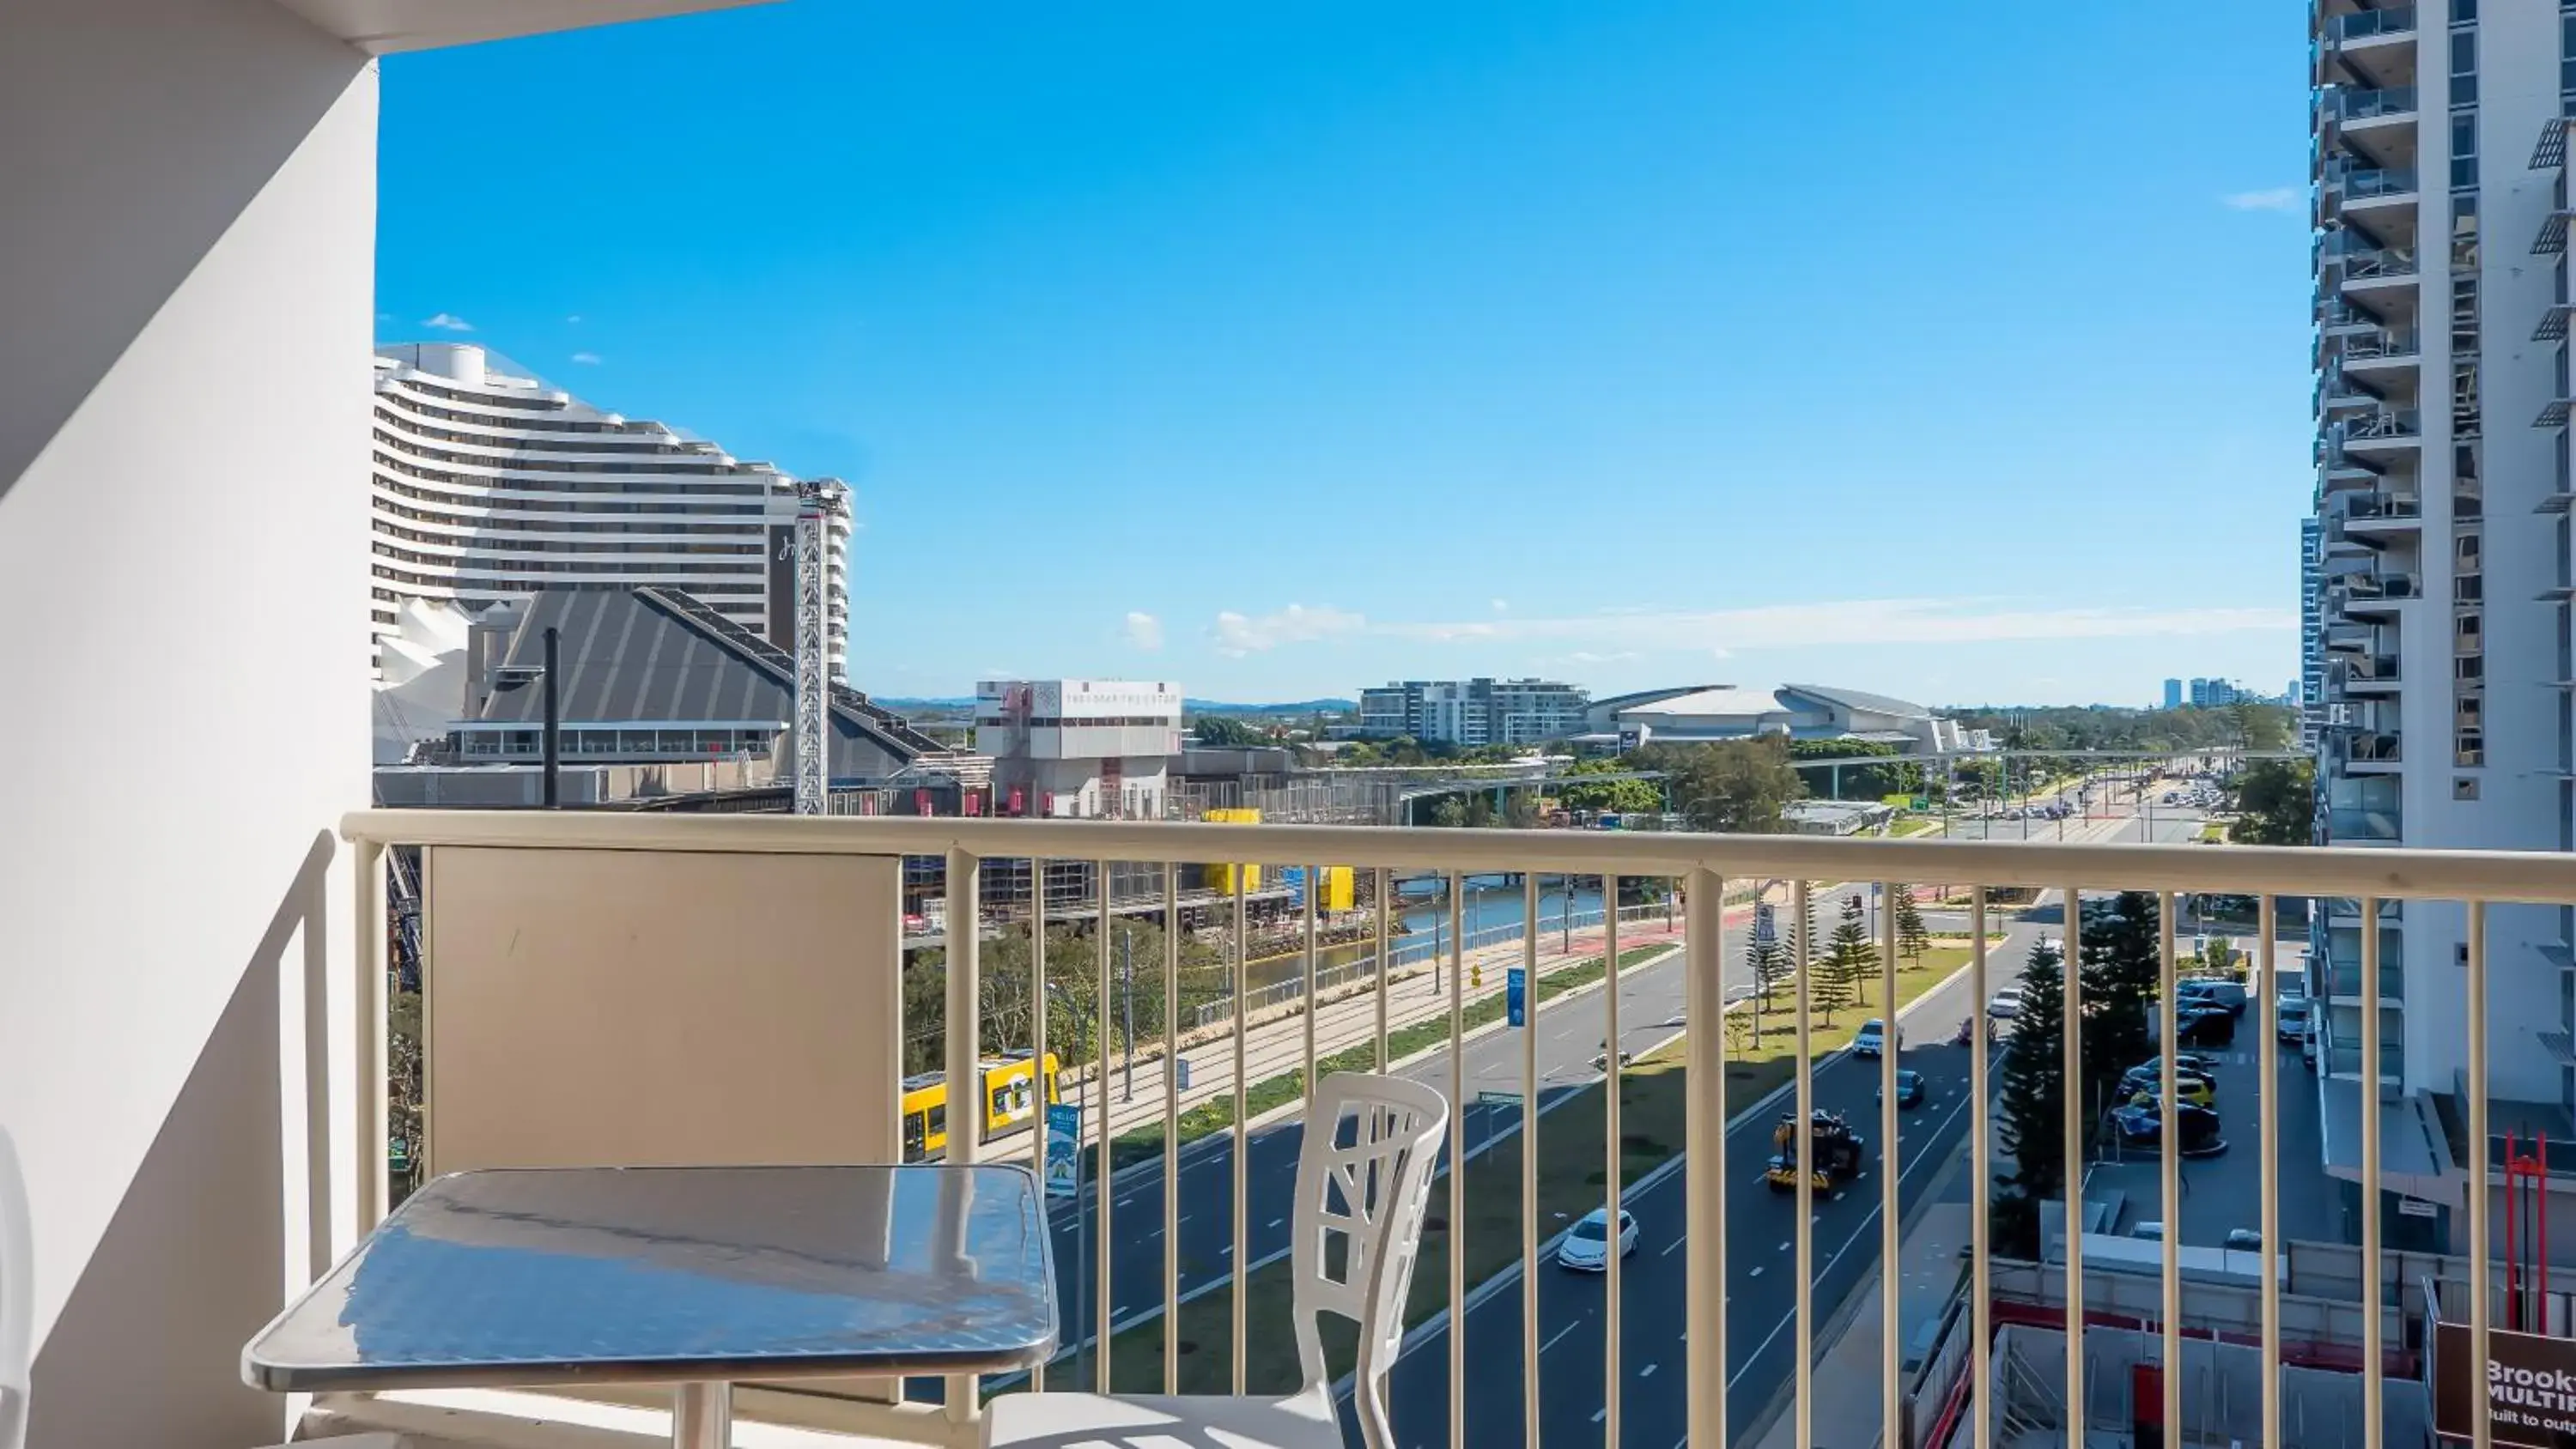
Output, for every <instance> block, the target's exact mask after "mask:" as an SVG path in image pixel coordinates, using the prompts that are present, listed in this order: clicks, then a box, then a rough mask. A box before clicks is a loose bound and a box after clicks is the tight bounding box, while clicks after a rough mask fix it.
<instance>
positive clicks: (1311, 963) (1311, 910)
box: [1298, 865, 1324, 1102]
mask: <svg viewBox="0 0 2576 1449" xmlns="http://www.w3.org/2000/svg"><path fill="white" fill-rule="evenodd" d="M1323 888H1324V868H1323V867H1322V866H1320V865H1310V866H1308V867H1306V963H1305V977H1304V979H1303V980H1302V981H1301V982H1300V983H1299V986H1300V988H1301V989H1302V990H1304V991H1305V993H1306V1074H1305V1075H1304V1076H1303V1077H1301V1078H1299V1079H1298V1080H1300V1081H1302V1082H1303V1083H1305V1087H1306V1090H1305V1092H1304V1094H1303V1095H1304V1096H1305V1099H1306V1100H1307V1101H1308V1102H1312V1101H1314V1100H1315V1013H1316V1012H1318V1011H1320V1010H1322V1009H1323V1008H1322V1005H1321V1003H1319V1002H1317V1001H1316V1000H1315V895H1316V893H1317V892H1319V891H1321V890H1322V889H1323Z"/></svg>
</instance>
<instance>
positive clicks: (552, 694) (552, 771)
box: [545, 624, 563, 810]
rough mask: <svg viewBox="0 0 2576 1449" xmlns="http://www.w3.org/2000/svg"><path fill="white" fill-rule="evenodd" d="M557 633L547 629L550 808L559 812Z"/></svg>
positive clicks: (560, 727)
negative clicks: (556, 679) (556, 682)
mask: <svg viewBox="0 0 2576 1449" xmlns="http://www.w3.org/2000/svg"><path fill="white" fill-rule="evenodd" d="M556 638H557V630H556V629H555V627H554V626H553V625H552V624H549V625H547V626H546V635H545V639H546V746H545V748H546V786H545V788H546V808H547V809H549V810H554V809H558V808H560V807H561V806H562V804H563V796H562V793H561V790H562V787H561V785H560V784H558V781H559V780H560V778H561V774H562V768H563V707H562V703H561V700H560V697H559V696H558V694H557V692H556V689H555V673H556V671H555V640H556Z"/></svg>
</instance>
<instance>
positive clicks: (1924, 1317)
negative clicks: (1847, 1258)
mask: <svg viewBox="0 0 2576 1449" xmlns="http://www.w3.org/2000/svg"><path fill="white" fill-rule="evenodd" d="M1966 1160H1967V1154H1966V1152H1965V1151H1964V1150H1963V1151H1962V1152H1961V1153H1960V1156H1959V1159H1958V1160H1956V1161H1954V1162H1952V1163H1951V1164H1950V1166H1949V1167H1948V1168H1947V1169H1946V1170H1944V1172H1943V1173H1942V1175H1941V1177H1940V1178H1939V1179H1936V1180H1935V1181H1933V1182H1932V1183H1930V1184H1928V1185H1927V1190H1926V1191H1925V1193H1924V1201H1923V1202H1922V1203H1921V1204H1920V1205H1919V1206H1918V1207H1917V1209H1916V1211H1915V1215H1914V1220H1913V1221H1912V1222H1911V1223H1909V1224H1907V1226H1906V1228H1905V1232H1904V1235H1903V1236H1902V1237H1900V1238H1899V1239H1898V1240H1897V1248H1896V1255H1897V1275H1898V1276H1897V1335H1896V1342H1897V1350H1898V1352H1899V1353H1900V1354H1904V1353H1909V1352H1911V1351H1912V1345H1913V1342H1914V1339H1915V1337H1916V1335H1918V1334H1920V1333H1921V1332H1922V1331H1923V1328H1924V1325H1926V1324H1928V1323H1931V1322H1933V1321H1935V1320H1936V1319H1938V1318H1939V1317H1940V1315H1941V1312H1942V1309H1943V1307H1944V1306H1945V1305H1946V1304H1947V1303H1948V1302H1949V1300H1950V1294H1951V1292H1952V1291H1953V1290H1954V1289H1956V1288H1957V1287H1958V1284H1959V1268H1960V1264H1961V1263H1962V1262H1963V1261H1965V1254H1966V1253H1967V1250H1968V1247H1969V1244H1970V1242H1971V1240H1972V1237H1973V1234H1974V1232H1975V1224H1974V1223H1973V1222H1972V1221H1971V1219H1970V1216H1969V1215H1970V1214H1971V1213H1972V1212H1974V1211H1975V1209H1974V1208H1973V1207H1972V1206H1970V1204H1969V1203H1966V1202H1949V1201H1942V1200H1940V1199H1942V1198H1945V1197H1946V1196H1947V1194H1948V1190H1949V1188H1950V1187H1951V1186H1952V1179H1953V1178H1954V1177H1955V1175H1956V1174H1957V1172H1958V1171H1959V1169H1960V1167H1961V1166H1962V1164H1964V1163H1965V1161H1966ZM1969 1196H1970V1197H1971V1198H1972V1199H1973V1198H1975V1197H1976V1196H1978V1194H1976V1193H1973V1192H1972V1193H1970V1194H1969ZM1886 1267H1887V1265H1886V1264H1884V1263H1881V1264H1880V1265H1878V1267H1876V1268H1875V1269H1873V1270H1871V1272H1870V1273H1869V1274H1868V1275H1867V1276H1866V1277H1864V1278H1862V1279H1861V1280H1860V1282H1859V1283H1857V1284H1855V1285H1854V1286H1853V1288H1852V1291H1851V1296H1850V1297H1848V1298H1846V1299H1844V1300H1843V1303H1842V1307H1841V1311H1840V1312H1838V1313H1835V1314H1833V1315H1831V1316H1830V1317H1828V1319H1827V1320H1826V1325H1825V1331H1824V1332H1823V1333H1822V1334H1820V1335H1818V1338H1819V1340H1820V1342H1821V1344H1822V1346H1821V1348H1820V1349H1819V1350H1818V1352H1817V1354H1816V1369H1815V1376H1814V1378H1813V1379H1812V1380H1811V1382H1812V1383H1813V1384H1814V1385H1815V1386H1816V1389H1817V1392H1816V1394H1815V1407H1814V1409H1813V1411H1812V1420H1811V1421H1812V1423H1813V1425H1814V1429H1815V1437H1814V1439H1813V1441H1812V1442H1814V1443H1815V1444H1817V1445H1818V1446H1820V1449H1868V1446H1870V1445H1873V1444H1877V1443H1879V1442H1880V1434H1879V1429H1880V1424H1879V1396H1878V1393H1877V1392H1876V1389H1877V1385H1878V1384H1879V1383H1880V1381H1881V1378H1882V1375H1881V1373H1880V1357H1879V1347H1880V1345H1879V1325H1880V1324H1882V1323H1884V1322H1885V1321H1886V1318H1885V1309H1886V1303H1885V1297H1884V1294H1885V1290H1884V1289H1883V1288H1882V1287H1881V1286H1880V1285H1881V1283H1882V1282H1883V1281H1884V1277H1885V1274H1886ZM1900 1372H1902V1368H1901V1366H1900ZM1862 1386H1867V1387H1868V1388H1869V1389H1870V1392H1867V1393H1858V1392H1845V1391H1844V1389H1845V1387H1848V1388H1851V1389H1858V1388H1860V1387H1862ZM1797 1442H1798V1416H1797V1414H1796V1412H1795V1411H1794V1406H1789V1405H1785V1404H1784V1406H1783V1407H1782V1409H1781V1412H1780V1413H1779V1414H1778V1415H1777V1416H1776V1417H1775V1418H1773V1420H1772V1421H1771V1424H1770V1426H1769V1427H1768V1428H1766V1429H1765V1430H1764V1431H1763V1432H1762V1436H1761V1438H1760V1440H1759V1441H1758V1443H1757V1446H1756V1449H1796V1445H1797Z"/></svg>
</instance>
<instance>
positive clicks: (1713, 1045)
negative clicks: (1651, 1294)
mask: <svg viewBox="0 0 2576 1449" xmlns="http://www.w3.org/2000/svg"><path fill="white" fill-rule="evenodd" d="M1672 885H1673V887H1674V888H1676V889H1685V888H1686V891H1685V894H1684V897H1683V902H1682V904H1683V908H1684V909H1685V910H1686V911H1688V913H1689V914H1688V916H1687V918H1686V920H1685V922H1684V925H1683V935H1682V945H1683V952H1684V955H1683V962H1684V971H1685V972H1686V974H1685V975H1684V977H1683V978H1682V1020H1683V1021H1684V1022H1686V1023H1690V1024H1692V1030H1691V1031H1690V1032H1688V1033H1687V1034H1686V1035H1685V1036H1684V1037H1683V1038H1682V1041H1683V1050H1684V1052H1685V1053H1686V1054H1687V1055H1686V1066H1685V1069H1684V1074H1683V1077H1682V1085H1683V1087H1684V1089H1685V1090H1684V1091H1683V1094H1682V1095H1683V1099H1684V1100H1683V1103H1682V1134H1683V1140H1684V1145H1685V1146H1687V1147H1688V1149H1689V1151H1688V1152H1687V1153H1686V1154H1685V1156H1686V1157H1687V1158H1688V1162H1687V1164H1686V1165H1685V1166H1684V1168H1683V1170H1682V1194H1683V1210H1684V1212H1685V1213H1686V1214H1687V1216H1688V1219H1689V1221H1688V1222H1687V1223H1686V1224H1685V1225H1684V1226H1685V1230H1684V1232H1683V1234H1682V1254H1683V1256H1682V1267H1683V1271H1684V1272H1685V1273H1687V1274H1688V1275H1689V1281H1688V1282H1687V1283H1685V1284H1684V1285H1683V1302H1684V1303H1685V1304H1686V1305H1687V1309H1688V1321H1687V1323H1686V1326H1685V1327H1684V1328H1683V1331H1682V1337H1683V1341H1684V1342H1685V1343H1686V1344H1688V1345H1689V1351H1690V1359H1691V1361H1692V1362H1697V1363H1704V1364H1716V1365H1719V1371H1718V1372H1715V1373H1694V1374H1687V1375H1684V1379H1685V1384H1684V1389H1683V1393H1684V1396H1685V1400H1686V1403H1687V1407H1688V1410H1689V1424H1688V1427H1689V1430H1690V1432H1689V1434H1688V1435H1687V1436H1686V1441H1687V1442H1688V1443H1692V1444H1700V1445H1723V1444H1725V1442H1726V1373H1725V1371H1724V1365H1725V1363H1726V1032H1725V1030H1724V1026H1723V1022H1724V1019H1725V1013H1726V981H1725V971H1726V929H1725V928H1726V881H1725V880H1724V878H1722V877H1721V876H1719V875H1718V873H1717V872H1715V871H1713V870H1708V869H1705V868H1696V869H1693V870H1692V871H1691V873H1690V875H1689V877H1688V878H1687V880H1676V881H1674V882H1672ZM1712 1023H1716V1025H1712Z"/></svg>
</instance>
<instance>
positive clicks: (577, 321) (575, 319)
mask: <svg viewBox="0 0 2576 1449" xmlns="http://www.w3.org/2000/svg"><path fill="white" fill-rule="evenodd" d="M564 320H565V321H566V322H569V323H571V324H573V325H574V326H576V327H578V326H580V325H581V314H580V313H579V312H575V313H573V314H572V315H571V316H569V317H566V318H565V319H564Z"/></svg>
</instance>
